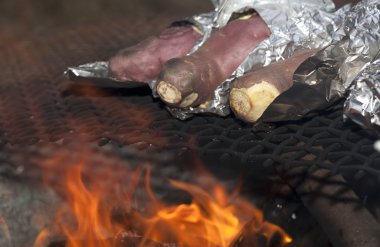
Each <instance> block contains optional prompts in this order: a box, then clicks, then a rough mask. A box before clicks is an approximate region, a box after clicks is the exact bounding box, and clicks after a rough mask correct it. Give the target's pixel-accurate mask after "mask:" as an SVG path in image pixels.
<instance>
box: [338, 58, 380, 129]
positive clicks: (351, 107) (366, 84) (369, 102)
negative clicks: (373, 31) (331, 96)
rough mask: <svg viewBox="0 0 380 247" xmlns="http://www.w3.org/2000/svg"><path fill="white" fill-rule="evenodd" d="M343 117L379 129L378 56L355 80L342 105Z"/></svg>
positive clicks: (379, 77) (379, 76) (379, 69)
mask: <svg viewBox="0 0 380 247" xmlns="http://www.w3.org/2000/svg"><path fill="white" fill-rule="evenodd" d="M344 117H345V118H350V119H351V120H353V121H354V122H356V123H357V124H359V125H361V126H363V127H366V128H372V127H375V128H378V129H380V56H379V55H378V56H377V58H376V60H375V61H374V62H372V63H371V64H370V65H368V66H367V67H366V68H365V69H364V70H363V71H362V72H361V73H360V74H359V76H358V77H357V78H356V79H355V81H354V83H353V85H352V87H351V89H350V93H349V96H348V97H347V100H346V102H345V104H344Z"/></svg>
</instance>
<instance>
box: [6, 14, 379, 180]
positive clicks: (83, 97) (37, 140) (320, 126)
mask: <svg viewBox="0 0 380 247" xmlns="http://www.w3.org/2000/svg"><path fill="white" fill-rule="evenodd" d="M160 18H161V19H160ZM160 18H158V17H151V16H150V17H149V18H148V17H147V18H140V20H141V22H140V23H136V26H134V27H132V29H133V30H130V32H128V33H126V32H123V30H124V29H125V25H126V23H128V21H123V22H113V23H103V24H102V25H94V26H86V27H77V28H76V29H67V30H63V31H60V32H57V33H53V34H50V35H48V36H44V37H34V38H31V39H30V40H28V41H25V42H20V43H16V44H14V45H11V46H9V47H4V48H2V49H0V57H1V59H0V61H2V64H1V66H2V68H5V69H4V71H3V73H2V75H0V80H1V83H0V112H1V114H0V140H1V143H0V144H1V146H2V147H4V148H7V149H8V150H9V149H12V148H14V147H19V146H30V145H36V144H43V143H50V142H57V143H69V141H70V140H72V139H73V138H81V139H83V140H86V141H89V142H97V143H98V144H99V145H100V146H102V145H105V144H107V143H108V142H113V143H116V144H117V145H119V146H132V147H136V148H138V149H142V150H152V151H173V152H176V153H178V154H181V153H186V152H189V151H192V150H194V151H197V152H199V153H200V154H201V155H202V157H203V158H204V160H205V161H206V162H210V163H217V164H220V163H224V164H237V165H243V166H246V165H248V166H249V165H261V164H264V165H265V166H266V167H268V166H275V167H276V168H278V169H280V170H281V169H286V168H287V167H288V166H298V165H302V166H308V167H309V168H310V169H314V168H316V167H323V168H328V169H330V170H331V171H332V172H333V173H342V174H344V175H346V176H354V178H355V179H357V180H358V179H362V180H363V179H364V178H367V177H371V178H374V179H377V180H380V167H379V164H380V154H378V153H376V152H375V151H374V149H373V147H372V145H373V142H374V141H375V135H374V134H370V133H368V132H366V131H363V130H361V129H360V128H358V127H357V126H355V125H354V124H351V123H343V121H342V117H341V115H342V114H341V110H340V109H341V105H340V104H337V105H335V106H333V107H331V108H330V109H327V110H326V111H324V112H321V113H319V114H317V115H316V116H315V117H311V118H308V119H304V120H302V121H297V122H286V123H279V124H273V125H269V124H261V125H258V126H256V127H252V126H250V125H248V124H245V123H242V122H240V121H239V120H236V119H235V118H234V117H228V118H219V117H214V116H197V117H194V118H193V119H191V120H188V121H179V120H176V119H173V118H172V117H171V116H170V115H169V114H168V113H167V112H166V111H165V110H164V106H163V105H162V103H160V102H159V101H158V100H154V99H152V97H151V96H150V92H149V90H147V89H133V90H114V89H101V88H96V87H90V86H78V85H76V84H75V83H73V82H70V81H66V80H64V79H62V78H61V77H60V74H61V72H62V71H63V70H64V69H65V68H66V66H68V65H74V64H80V63H83V62H87V61H88V60H96V59H104V58H106V57H107V56H109V55H110V54H112V53H113V52H115V51H116V50H118V49H120V48H121V47H123V46H125V45H128V44H131V43H133V42H135V41H136V40H139V39H141V37H142V36H144V35H145V34H147V33H150V32H151V31H152V30H151V29H152V26H150V25H148V24H149V23H147V21H148V20H147V19H149V20H150V22H152V23H157V22H159V23H167V22H166V21H167V20H166V19H162V17H160ZM157 19H159V20H157ZM141 25H143V26H144V27H147V28H145V29H144V30H143V31H142V29H139V28H138V27H139V26H141ZM162 26H164V25H162ZM149 27H150V28H149ZM132 34H133V36H132ZM110 37H112V38H110Z"/></svg>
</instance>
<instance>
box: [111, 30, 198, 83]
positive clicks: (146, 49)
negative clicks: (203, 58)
mask: <svg viewBox="0 0 380 247" xmlns="http://www.w3.org/2000/svg"><path fill="white" fill-rule="evenodd" d="M200 37H201V34H200V31H199V30H198V29H197V28H196V27H195V26H193V25H192V24H189V25H185V26H172V27H170V28H167V29H165V30H164V31H163V32H162V33H160V34H159V35H156V36H152V37H149V38H147V39H145V40H143V41H142V42H140V43H138V44H136V45H134V46H132V47H128V48H126V49H123V50H121V51H120V52H118V53H117V54H116V55H115V56H113V57H112V58H111V59H110V60H109V68H110V74H111V76H112V77H114V78H116V79H119V80H127V81H138V82H147V81H151V80H154V79H156V78H157V76H158V75H159V73H160V71H161V66H162V65H163V64H164V63H165V62H166V61H168V60H170V59H172V58H175V57H180V56H184V55H186V53H188V52H189V51H190V50H191V48H192V47H193V46H194V45H195V43H196V41H197V40H198V39H199V38H200Z"/></svg>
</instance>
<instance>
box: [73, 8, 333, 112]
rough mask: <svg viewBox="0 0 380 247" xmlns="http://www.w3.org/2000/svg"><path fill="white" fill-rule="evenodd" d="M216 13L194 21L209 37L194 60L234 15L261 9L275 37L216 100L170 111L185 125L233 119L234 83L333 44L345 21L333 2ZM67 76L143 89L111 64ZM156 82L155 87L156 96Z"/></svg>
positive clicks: (226, 84)
mask: <svg viewBox="0 0 380 247" xmlns="http://www.w3.org/2000/svg"><path fill="white" fill-rule="evenodd" d="M212 2H213V4H214V6H215V10H214V11H212V12H210V13H205V14H201V15H197V16H193V17H192V18H190V19H189V20H190V21H192V22H193V23H194V24H195V25H197V26H198V27H199V28H200V29H201V30H202V32H203V34H204V35H203V37H202V38H201V39H200V40H199V41H198V42H197V44H196V45H195V46H194V48H193V49H192V50H191V51H190V53H189V54H191V53H193V52H195V51H196V50H197V49H198V48H199V47H200V46H201V45H202V44H203V42H204V41H205V40H206V39H207V38H208V37H209V35H210V34H211V32H212V31H213V30H214V29H215V28H219V27H221V26H224V25H225V24H226V23H227V22H228V20H229V19H230V17H231V15H232V14H233V13H234V12H239V11H242V10H245V9H247V8H253V9H255V10H256V11H257V12H258V13H259V14H260V16H261V17H262V18H263V20H264V21H265V22H266V23H267V24H268V27H269V28H270V29H271V31H272V35H271V36H270V37H269V38H268V39H267V40H265V41H264V42H262V43H261V45H259V46H258V47H256V48H255V49H254V50H253V51H252V52H251V54H250V55H249V56H248V57H247V59H246V60H245V61H244V62H243V63H242V65H241V66H240V67H239V68H238V69H237V70H236V71H235V72H234V73H233V74H232V75H231V77H230V78H228V79H227V80H226V81H225V82H224V83H222V84H221V85H220V86H219V87H218V88H217V89H216V90H215V92H214V96H213V99H212V100H210V101H208V102H207V103H205V104H202V106H201V107H194V108H193V107H190V108H187V109H179V108H168V109H169V111H170V112H171V113H172V114H173V115H174V116H176V117H178V118H180V119H185V118H188V117H189V116H191V115H192V114H195V113H205V112H207V113H215V114H218V115H221V116H226V115H228V114H230V108H229V105H228V96H229V89H230V87H231V84H232V81H233V80H234V79H235V78H236V77H238V76H241V75H242V74H244V73H245V72H246V71H248V70H250V69H251V68H252V67H254V66H259V65H267V64H269V63H271V62H274V61H278V60H280V59H284V58H287V57H289V56H291V55H292V54H293V53H294V51H295V50H297V49H298V48H305V47H310V48H316V47H322V46H325V45H326V44H328V43H329V42H331V39H332V33H333V32H334V30H335V29H336V27H337V26H338V25H339V24H340V21H341V20H340V18H337V16H339V15H337V14H336V13H334V12H333V11H334V4H333V2H332V1H331V0H280V1H279V0H212ZM66 74H67V75H71V79H75V78H89V79H92V80H93V81H94V82H95V83H97V84H99V85H103V84H105V85H109V86H112V87H120V86H124V87H127V88H128V87H136V86H141V85H142V84H140V83H134V82H122V81H117V80H115V79H114V78H112V77H110V76H109V74H108V63H107V62H95V63H89V64H85V65H81V66H78V67H72V68H69V69H68V70H67V71H66ZM155 84H156V81H152V82H150V83H149V85H150V87H151V88H152V89H153V95H156V92H155V91H154V90H155Z"/></svg>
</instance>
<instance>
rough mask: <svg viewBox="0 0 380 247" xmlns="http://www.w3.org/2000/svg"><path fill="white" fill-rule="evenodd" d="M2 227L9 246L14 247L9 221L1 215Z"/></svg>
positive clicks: (0, 222) (0, 223) (0, 225)
mask: <svg viewBox="0 0 380 247" xmlns="http://www.w3.org/2000/svg"><path fill="white" fill-rule="evenodd" d="M0 227H1V230H2V232H3V235H4V237H5V238H6V240H7V242H8V244H9V246H12V238H11V233H10V231H9V227H8V224H7V221H6V220H5V219H4V217H3V216H2V215H1V214H0Z"/></svg>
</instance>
